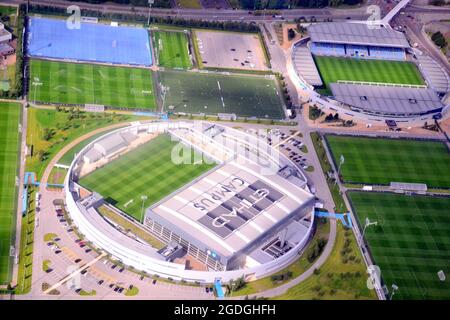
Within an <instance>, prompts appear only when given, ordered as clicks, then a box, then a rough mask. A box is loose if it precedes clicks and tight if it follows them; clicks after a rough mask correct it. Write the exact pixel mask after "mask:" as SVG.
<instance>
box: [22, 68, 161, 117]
mask: <svg viewBox="0 0 450 320" xmlns="http://www.w3.org/2000/svg"><path fill="white" fill-rule="evenodd" d="M33 83H34V84H35V85H34V84H33ZM35 95H36V96H35ZM29 97H30V100H32V101H33V100H36V101H40V102H50V103H64V104H79V105H84V104H100V105H105V106H113V107H123V108H139V109H150V110H153V109H155V108H156V100H155V96H154V92H153V81H152V74H151V71H150V70H147V69H136V68H126V67H110V66H103V65H93V64H78V63H66V62H55V61H46V60H31V77H30V90H29Z"/></svg>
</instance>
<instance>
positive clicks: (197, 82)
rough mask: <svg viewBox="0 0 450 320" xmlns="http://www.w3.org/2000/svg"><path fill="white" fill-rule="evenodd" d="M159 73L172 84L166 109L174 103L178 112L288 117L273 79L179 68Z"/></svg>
mask: <svg viewBox="0 0 450 320" xmlns="http://www.w3.org/2000/svg"><path fill="white" fill-rule="evenodd" d="M159 76H160V81H161V82H162V84H163V85H165V86H168V87H169V93H168V94H167V98H166V102H165V110H169V106H173V107H174V109H173V111H174V112H184V113H205V114H207V115H216V114H217V113H235V114H236V115H238V116H241V117H253V116H255V117H258V118H265V117H266V116H267V118H271V119H281V118H284V112H283V108H282V103H281V99H280V97H279V93H278V89H277V86H276V82H275V81H274V80H273V79H270V78H265V77H259V76H258V77H257V76H241V75H239V76H237V75H218V74H205V73H197V72H178V71H166V72H161V73H160V74H159Z"/></svg>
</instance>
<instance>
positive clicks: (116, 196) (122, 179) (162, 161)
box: [80, 135, 214, 220]
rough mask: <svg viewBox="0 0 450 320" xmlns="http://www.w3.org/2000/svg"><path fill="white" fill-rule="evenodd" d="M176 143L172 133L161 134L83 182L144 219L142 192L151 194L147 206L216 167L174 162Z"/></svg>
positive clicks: (110, 201)
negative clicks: (172, 153) (172, 155)
mask: <svg viewBox="0 0 450 320" xmlns="http://www.w3.org/2000/svg"><path fill="white" fill-rule="evenodd" d="M176 143H177V142H176V141H172V140H171V138H170V136H169V135H160V136H158V137H156V138H154V139H153V140H151V141H149V142H147V143H146V144H144V145H143V146H141V147H138V148H137V149H135V150H132V151H130V152H129V153H127V154H125V155H124V156H122V157H120V158H119V159H116V160H114V161H112V162H111V163H109V164H107V165H106V166H104V167H102V168H100V169H97V170H96V171H94V172H92V173H91V174H89V175H87V176H85V177H83V178H82V179H81V180H80V184H81V185H83V186H84V187H86V188H87V189H89V190H93V191H96V192H98V193H100V194H101V195H102V196H103V197H104V198H105V199H106V200H107V201H108V202H109V203H111V204H112V205H114V206H116V207H117V208H119V209H121V210H122V211H124V212H126V213H128V214H129V215H131V216H132V217H134V218H135V219H137V220H141V215H142V208H141V207H142V200H141V199H140V197H141V195H146V196H148V200H147V201H146V203H145V206H146V207H147V206H149V205H151V204H152V203H154V202H156V201H158V200H160V199H162V198H163V197H164V196H166V195H168V194H170V193H171V192H173V191H174V190H177V189H178V188H180V187H181V186H183V185H185V184H186V183H188V182H190V181H192V180H193V179H194V178H196V177H198V176H199V175H201V174H202V173H204V172H205V171H207V170H209V169H211V168H212V167H214V166H213V165H208V164H206V163H201V164H194V162H192V164H179V165H177V164H174V163H173V162H172V160H171V151H172V149H173V146H174V145H175V144H176ZM193 159H194V158H193Z"/></svg>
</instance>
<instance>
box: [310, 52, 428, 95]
mask: <svg viewBox="0 0 450 320" xmlns="http://www.w3.org/2000/svg"><path fill="white" fill-rule="evenodd" d="M314 60H315V62H316V65H317V68H318V69H319V72H320V76H321V77H322V81H323V83H324V85H325V90H324V91H326V93H328V94H329V93H331V92H330V91H329V87H328V85H329V84H330V83H332V82H337V81H338V80H350V81H369V82H382V83H396V84H415V85H420V84H424V82H423V79H422V76H421V74H420V72H419V70H418V69H417V67H416V66H415V65H414V64H413V63H410V62H404V61H386V60H363V59H351V58H337V57H324V56H315V57H314Z"/></svg>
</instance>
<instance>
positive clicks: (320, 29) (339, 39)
mask: <svg viewBox="0 0 450 320" xmlns="http://www.w3.org/2000/svg"><path fill="white" fill-rule="evenodd" d="M374 27H375V26H369V25H367V24H363V23H346V22H331V23H318V24H312V25H311V26H309V27H308V32H309V34H310V35H311V40H312V41H313V42H325V43H341V44H354V45H371V46H382V47H396V48H409V43H408V41H407V40H406V37H405V35H404V34H403V33H402V32H399V31H395V30H393V29H391V28H389V27H383V26H380V27H379V28H374Z"/></svg>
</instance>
